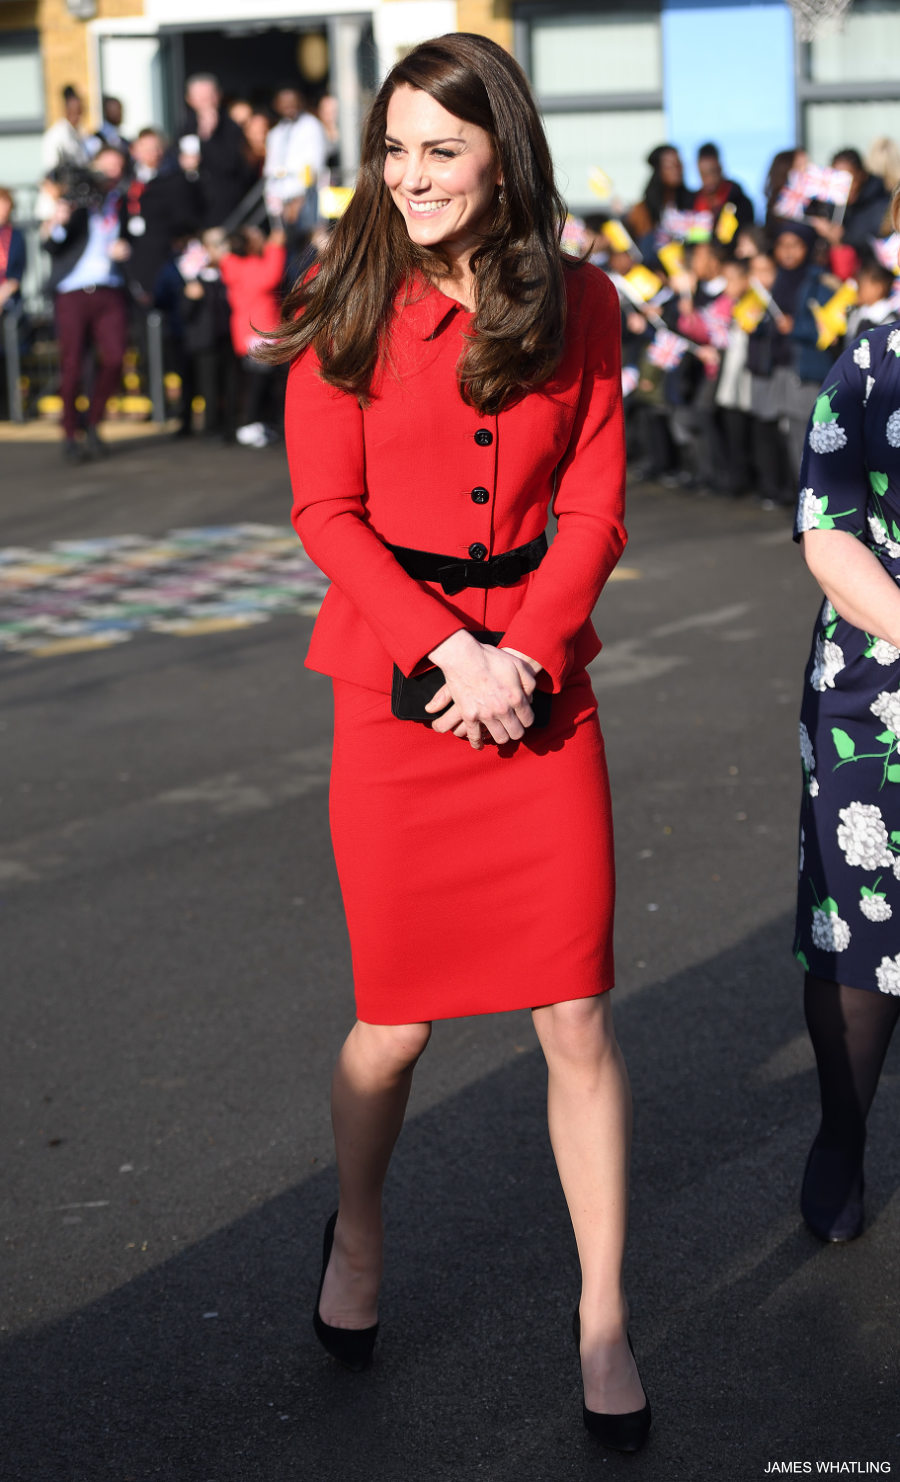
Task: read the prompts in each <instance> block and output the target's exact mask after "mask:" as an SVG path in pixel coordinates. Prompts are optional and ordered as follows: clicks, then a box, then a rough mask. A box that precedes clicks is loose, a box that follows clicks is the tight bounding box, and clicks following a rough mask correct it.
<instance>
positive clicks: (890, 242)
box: [870, 232, 900, 273]
mask: <svg viewBox="0 0 900 1482" xmlns="http://www.w3.org/2000/svg"><path fill="white" fill-rule="evenodd" d="M870 240H871V243H872V251H873V252H874V253H875V256H876V257H877V258H878V261H879V262H880V263H881V266H882V267H883V268H887V270H888V272H889V273H896V272H900V266H898V264H900V232H894V233H893V234H892V235H891V236H890V237H872V238H871V239H870Z"/></svg>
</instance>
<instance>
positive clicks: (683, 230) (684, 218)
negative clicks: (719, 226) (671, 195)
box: [659, 206, 713, 242]
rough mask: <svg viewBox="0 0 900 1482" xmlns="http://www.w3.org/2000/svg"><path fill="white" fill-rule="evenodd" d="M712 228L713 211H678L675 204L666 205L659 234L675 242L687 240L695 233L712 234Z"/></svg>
mask: <svg viewBox="0 0 900 1482" xmlns="http://www.w3.org/2000/svg"><path fill="white" fill-rule="evenodd" d="M712 229H713V214H712V212H711V211H676V210H675V207H674V206H667V207H666V209H665V211H664V212H663V214H662V217H661V218H660V223H659V235H660V236H662V237H664V238H665V239H666V240H668V241H675V242H685V241H687V239H688V237H691V236H693V235H694V234H699V235H703V234H704V233H705V234H706V235H707V236H711V235H712Z"/></svg>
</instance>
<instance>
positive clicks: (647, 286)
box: [625, 264, 663, 304]
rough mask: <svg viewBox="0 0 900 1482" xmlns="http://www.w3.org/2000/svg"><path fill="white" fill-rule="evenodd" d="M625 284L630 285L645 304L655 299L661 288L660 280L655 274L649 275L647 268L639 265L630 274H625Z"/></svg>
mask: <svg viewBox="0 0 900 1482" xmlns="http://www.w3.org/2000/svg"><path fill="white" fill-rule="evenodd" d="M625 282H626V283H629V284H630V285H631V287H632V288H633V289H634V292H635V293H636V294H637V296H638V298H640V299H642V300H643V302H644V303H645V304H646V303H649V302H650V300H651V299H652V298H655V297H656V295H657V294H658V293H659V290H660V289H661V288H662V286H663V285H662V278H659V277H657V275H656V273H651V271H650V269H649V268H644V267H641V265H640V264H638V265H637V266H636V267H633V268H632V269H631V272H630V273H626V274H625Z"/></svg>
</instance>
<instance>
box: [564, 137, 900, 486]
mask: <svg viewBox="0 0 900 1482" xmlns="http://www.w3.org/2000/svg"><path fill="white" fill-rule="evenodd" d="M649 163H650V164H651V168H652V170H653V175H652V177H651V183H650V186H649V187H648V192H647V194H646V196H645V198H644V201H642V202H641V203H639V206H638V207H635V208H632V211H631V212H629V213H627V214H626V213H623V216H622V217H621V218H619V217H608V216H603V215H601V216H598V217H595V218H588V219H586V220H585V221H584V222H578V221H575V222H570V224H569V236H570V245H571V248H572V250H574V251H578V252H580V253H582V254H583V253H584V252H588V253H589V254H590V256H591V259H592V261H594V262H596V263H598V264H599V265H600V266H602V267H603V268H604V269H605V270H606V272H608V274H609V275H610V277H611V279H612V281H613V283H614V284H615V286H616V289H617V291H618V294H619V300H620V304H621V310H622V344H623V389H624V391H625V400H626V425H627V428H628V438H629V453H630V460H631V466H632V468H633V469H634V471H635V473H636V474H637V475H638V476H639V477H643V478H645V479H649V480H660V481H662V482H663V483H666V484H669V485H671V486H677V487H684V488H688V489H702V490H706V491H708V492H711V493H716V494H725V495H732V496H740V495H749V494H754V495H756V496H757V497H758V498H759V499H760V500H762V501H763V502H764V503H765V504H766V505H767V506H774V505H789V504H792V503H793V501H794V499H795V497H796V488H797V476H798V472H799V466H800V459H801V456H802V449H803V442H804V437H805V433H806V426H807V422H808V418H809V414H810V412H811V410H812V408H813V405H814V403H815V400H816V394H817V392H818V389H819V387H820V385H821V383H822V381H823V380H824V379H825V377H826V376H827V375H828V371H829V368H830V366H831V364H832V363H833V361H834V359H835V357H836V356H837V355H838V353H839V352H840V350H841V348H842V346H843V345H844V344H845V343H847V342H848V341H849V340H850V339H852V338H854V337H856V336H857V335H860V334H862V333H863V332H864V331H865V329H866V328H867V327H870V326H871V325H874V324H883V323H886V322H888V321H889V320H892V319H894V318H896V317H898V315H900V277H898V276H897V272H898V255H900V237H898V236H896V235H895V234H894V233H893V230H892V227H891V225H890V211H889V209H888V208H889V205H890V194H889V191H888V190H887V188H886V187H885V185H884V183H883V181H882V180H881V179H880V178H879V179H877V180H875V178H874V177H873V176H872V175H871V174H869V173H868V172H867V171H866V170H865V169H864V168H863V166H862V162H861V160H860V158H859V155H858V154H856V152H855V151H851V150H847V151H842V152H841V154H840V155H838V156H835V157H834V159H833V161H832V165H831V166H830V167H828V168H827V169H820V170H817V169H815V167H813V166H811V165H810V164H809V162H808V161H807V160H806V159H805V157H800V156H799V155H798V152H796V151H786V152H785V155H784V157H782V156H778V157H777V159H776V161H774V162H773V174H772V175H770V192H769V200H768V207H769V209H768V211H767V214H766V218H765V224H764V225H762V226H759V225H755V224H754V223H753V220H752V206H751V205H750V203H749V201H748V200H747V198H746V196H745V195H744V193H743V192H742V191H741V190H740V187H738V186H736V185H735V184H734V182H731V181H728V180H725V179H724V176H721V174H720V178H719V179H718V181H716V180H713V181H712V182H711V185H712V190H710V189H709V188H708V183H707V181H706V179H705V177H703V176H702V174H701V178H703V180H704V186H703V188H702V189H701V191H699V192H696V193H695V192H691V191H689V190H688V189H687V188H686V187H685V186H684V184H683V177H682V174H681V166H680V160H679V158H678V155H677V151H676V150H674V149H673V148H672V147H671V146H662V147H661V148H660V149H659V150H656V151H654V153H653V155H651V157H650V161H649ZM700 163H705V164H707V165H709V164H710V163H712V164H713V165H714V166H715V165H717V164H718V152H717V151H716V150H715V146H714V145H706V146H704V148H703V150H701V152H700ZM842 165H843V166H844V168H841V166H842ZM782 166H784V168H782ZM857 203H858V205H857ZM854 206H857V209H856V212H855V215H854ZM863 211H865V212H867V217H866V220H865V223H864V226H863V228H862V230H859V229H857V230H856V231H855V234H854V233H851V232H849V231H848V232H845V231H844V230H843V229H842V225H841V223H842V222H844V221H845V220H846V221H847V222H850V221H853V220H855V221H856V222H857V223H858V222H859V220H860V218H861V216H862V212H863ZM629 228H630V229H629ZM848 239H849V240H848Z"/></svg>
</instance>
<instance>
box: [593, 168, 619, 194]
mask: <svg viewBox="0 0 900 1482" xmlns="http://www.w3.org/2000/svg"><path fill="white" fill-rule="evenodd" d="M588 185H589V186H590V187H591V190H592V191H593V192H594V195H595V196H598V197H599V199H600V200H601V201H608V200H609V198H610V196H611V195H612V187H613V183H612V181H611V180H610V178H609V176H608V175H607V173H606V171H605V170H600V169H597V168H595V169H593V170H591V171H590V173H589V175H588Z"/></svg>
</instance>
